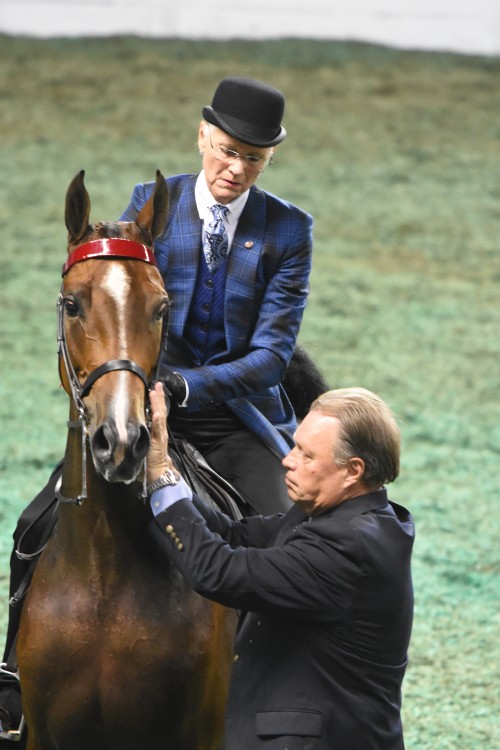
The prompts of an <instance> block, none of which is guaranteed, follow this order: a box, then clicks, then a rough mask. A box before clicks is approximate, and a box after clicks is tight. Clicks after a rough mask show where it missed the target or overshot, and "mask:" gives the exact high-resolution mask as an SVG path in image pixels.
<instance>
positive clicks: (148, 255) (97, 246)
mask: <svg viewBox="0 0 500 750" xmlns="http://www.w3.org/2000/svg"><path fill="white" fill-rule="evenodd" d="M94 258H123V259H128V260H141V261H143V262H145V263H151V264H152V265H154V266H156V267H158V264H157V262H156V258H155V256H154V254H153V252H152V251H151V250H150V249H149V248H148V247H147V246H146V245H142V244H141V243H139V242H135V241H133V240H127V239H121V238H112V239H110V238H104V239H97V240H91V241H90V242H86V243H85V244H83V245H80V246H79V247H77V248H76V249H75V250H73V252H72V253H70V255H69V256H68V259H67V261H66V263H65V264H64V266H63V269H62V276H63V277H64V276H65V275H66V273H67V272H68V271H69V269H70V268H71V267H72V266H74V265H75V263H80V262H82V261H85V260H91V259H94ZM168 311H169V307H168V306H167V308H166V311H165V315H164V317H163V324H162V334H161V345H160V351H159V354H158V359H157V361H156V365H155V367H154V368H153V372H152V376H151V378H150V379H148V376H147V375H146V373H145V372H144V370H143V369H142V367H141V366H140V365H138V364H137V363H136V362H134V361H133V360H131V359H112V360H109V361H108V362H104V363H103V364H102V365H99V366H98V367H96V368H95V369H94V370H92V372H90V373H89V375H88V376H87V378H86V380H85V382H84V383H83V384H80V381H79V380H78V377H77V374H76V372H75V368H74V367H73V363H72V362H71V358H70V356H69V352H68V346H67V343H66V336H65V331H64V296H63V293H62V289H61V292H60V294H59V297H58V300H57V341H58V355H59V362H61V360H62V362H64V367H65V369H66V373H67V376H68V380H69V386H70V389H71V397H72V399H73V402H74V404H75V406H76V408H77V410H78V414H79V417H78V420H76V421H74V420H70V421H69V422H68V427H69V428H70V429H81V431H82V487H81V492H80V494H79V495H78V496H77V497H75V498H65V497H64V496H62V495H61V494H60V492H58V496H59V498H60V499H61V500H65V501H68V502H75V503H76V504H77V505H80V504H81V503H82V502H83V500H84V499H85V498H86V497H87V472H86V459H87V445H86V440H87V434H88V419H87V411H86V407H85V404H84V402H83V399H84V398H85V396H88V394H89V393H90V391H91V390H92V387H93V385H94V384H95V382H96V381H97V380H99V378H101V377H102V376H103V375H106V374H107V373H109V372H113V371H115V370H127V371H128V372H132V373H134V375H137V376H138V377H139V378H140V379H141V380H142V382H143V383H144V387H145V389H146V420H147V422H148V427H149V429H150V428H151V425H150V409H149V397H148V394H149V390H150V389H151V387H152V386H153V385H154V383H155V382H156V381H157V380H158V375H159V369H160V364H161V355H162V352H163V351H164V350H166V342H167V332H168ZM145 473H146V472H145V471H144V474H145ZM143 494H145V493H144V490H143Z"/></svg>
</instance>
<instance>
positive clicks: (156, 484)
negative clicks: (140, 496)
mask: <svg viewBox="0 0 500 750" xmlns="http://www.w3.org/2000/svg"><path fill="white" fill-rule="evenodd" d="M178 481H179V479H178V477H176V476H175V474H174V472H173V471H172V469H167V470H166V472H165V473H164V474H162V475H161V477H158V479H154V480H153V481H152V482H148V483H147V485H146V492H147V493H148V495H152V494H153V492H156V490H160V489H161V488H162V487H166V486H167V485H168V484H177V482H178Z"/></svg>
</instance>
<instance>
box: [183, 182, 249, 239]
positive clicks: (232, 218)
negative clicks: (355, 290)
mask: <svg viewBox="0 0 500 750" xmlns="http://www.w3.org/2000/svg"><path fill="white" fill-rule="evenodd" d="M249 193H250V190H245V192H244V193H242V194H241V195H239V196H238V197H237V198H235V199H234V201H231V203H228V204H227V207H228V209H229V213H228V215H227V217H226V220H225V222H224V223H226V222H227V224H229V226H232V227H233V229H234V228H236V225H237V223H238V221H239V218H240V216H241V214H242V211H243V209H244V208H245V204H246V202H247V200H248V195H249ZM194 197H195V201H196V208H197V209H198V213H199V216H200V219H201V220H202V221H211V220H212V214H211V212H210V207H211V206H213V205H214V203H217V201H216V200H215V198H214V197H213V195H212V193H211V192H210V190H209V189H208V185H207V181H206V178H205V171H204V170H203V169H202V171H201V172H200V174H199V175H198V178H197V180H196V185H195V188H194Z"/></svg>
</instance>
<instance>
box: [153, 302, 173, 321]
mask: <svg viewBox="0 0 500 750" xmlns="http://www.w3.org/2000/svg"><path fill="white" fill-rule="evenodd" d="M169 305H170V303H169V301H168V299H165V300H163V302H162V303H161V305H159V306H158V308H157V310H156V313H155V320H162V319H163V318H164V317H165V315H166V314H167V313H168V308H169Z"/></svg>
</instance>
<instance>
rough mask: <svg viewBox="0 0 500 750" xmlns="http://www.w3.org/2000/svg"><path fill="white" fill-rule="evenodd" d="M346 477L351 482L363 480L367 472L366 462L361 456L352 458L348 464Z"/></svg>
mask: <svg viewBox="0 0 500 750" xmlns="http://www.w3.org/2000/svg"><path fill="white" fill-rule="evenodd" d="M346 468H347V474H346V479H347V481H348V483H349V484H355V483H356V482H362V481H363V477H364V474H365V462H364V461H363V459H362V458H359V456H354V458H350V459H349V461H348V463H347V465H346Z"/></svg>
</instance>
